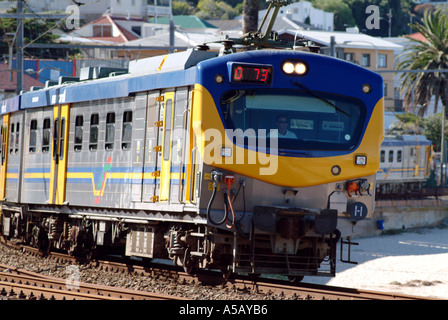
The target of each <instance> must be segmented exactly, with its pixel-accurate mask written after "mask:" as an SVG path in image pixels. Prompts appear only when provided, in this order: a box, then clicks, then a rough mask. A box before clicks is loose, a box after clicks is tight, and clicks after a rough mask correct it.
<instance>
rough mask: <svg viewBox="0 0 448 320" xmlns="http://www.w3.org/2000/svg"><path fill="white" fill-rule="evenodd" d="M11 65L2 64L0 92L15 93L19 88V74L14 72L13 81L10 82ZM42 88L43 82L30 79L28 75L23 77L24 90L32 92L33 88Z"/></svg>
mask: <svg viewBox="0 0 448 320" xmlns="http://www.w3.org/2000/svg"><path fill="white" fill-rule="evenodd" d="M8 68H9V65H8V64H6V63H0V91H9V92H14V91H16V88H17V72H13V76H12V79H13V81H9V74H10V73H9V71H6V70H8ZM33 86H35V87H42V86H43V84H42V82H40V81H38V80H37V79H34V78H33V77H30V76H29V75H27V74H24V75H23V90H30V88H31V87H33Z"/></svg>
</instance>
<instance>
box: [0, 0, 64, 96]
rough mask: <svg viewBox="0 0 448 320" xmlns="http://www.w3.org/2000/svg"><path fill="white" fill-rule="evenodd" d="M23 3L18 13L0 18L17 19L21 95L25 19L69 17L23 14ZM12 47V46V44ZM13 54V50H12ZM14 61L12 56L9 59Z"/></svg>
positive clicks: (21, 2) (21, 87)
mask: <svg viewBox="0 0 448 320" xmlns="http://www.w3.org/2000/svg"><path fill="white" fill-rule="evenodd" d="M23 3H24V2H23V1H22V0H17V13H6V14H5V13H1V14H0V18H10V19H17V32H16V34H17V45H16V69H17V89H16V93H17V94H20V92H22V90H23V37H24V25H25V19H27V18H28V19H32V18H39V19H62V18H65V17H67V15H61V14H59V15H57V14H42V15H41V14H35V13H24V12H23ZM11 45H12V44H11ZM10 52H12V50H10ZM9 59H12V55H11V56H10V57H9ZM11 65H12V64H11Z"/></svg>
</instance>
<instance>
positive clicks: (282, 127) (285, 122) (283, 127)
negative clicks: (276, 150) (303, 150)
mask: <svg viewBox="0 0 448 320" xmlns="http://www.w3.org/2000/svg"><path fill="white" fill-rule="evenodd" d="M276 124H277V128H278V131H275V130H271V132H272V135H271V133H269V134H268V138H287V139H297V136H296V134H295V133H294V132H292V131H289V130H288V126H289V119H288V116H287V115H285V114H281V115H279V116H277V121H276ZM277 132H278V134H277Z"/></svg>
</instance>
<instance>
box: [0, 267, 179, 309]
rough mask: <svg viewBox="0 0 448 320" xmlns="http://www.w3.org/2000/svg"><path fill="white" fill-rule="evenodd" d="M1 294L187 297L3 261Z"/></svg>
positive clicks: (89, 297) (53, 297)
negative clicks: (63, 276)
mask: <svg viewBox="0 0 448 320" xmlns="http://www.w3.org/2000/svg"><path fill="white" fill-rule="evenodd" d="M0 295H1V296H3V297H6V298H8V299H29V300H184V299H183V298H180V297H174V296H169V295H165V294H159V293H151V292H145V291H137V290H130V289H124V288H116V287H111V286H104V285H98V284H90V283H82V282H79V281H76V279H73V278H68V279H60V278H55V277H51V276H46V275H42V274H40V273H35V272H31V271H27V270H23V269H18V268H14V267H10V266H7V265H3V264H0Z"/></svg>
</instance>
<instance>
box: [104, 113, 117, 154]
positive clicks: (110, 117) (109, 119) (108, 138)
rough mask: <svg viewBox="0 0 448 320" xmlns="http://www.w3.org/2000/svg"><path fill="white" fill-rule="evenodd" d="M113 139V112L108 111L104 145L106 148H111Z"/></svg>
mask: <svg viewBox="0 0 448 320" xmlns="http://www.w3.org/2000/svg"><path fill="white" fill-rule="evenodd" d="M114 139H115V113H114V112H109V113H108V114H107V115H106V143H105V145H104V147H105V148H106V150H112V149H113V148H114Z"/></svg>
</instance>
